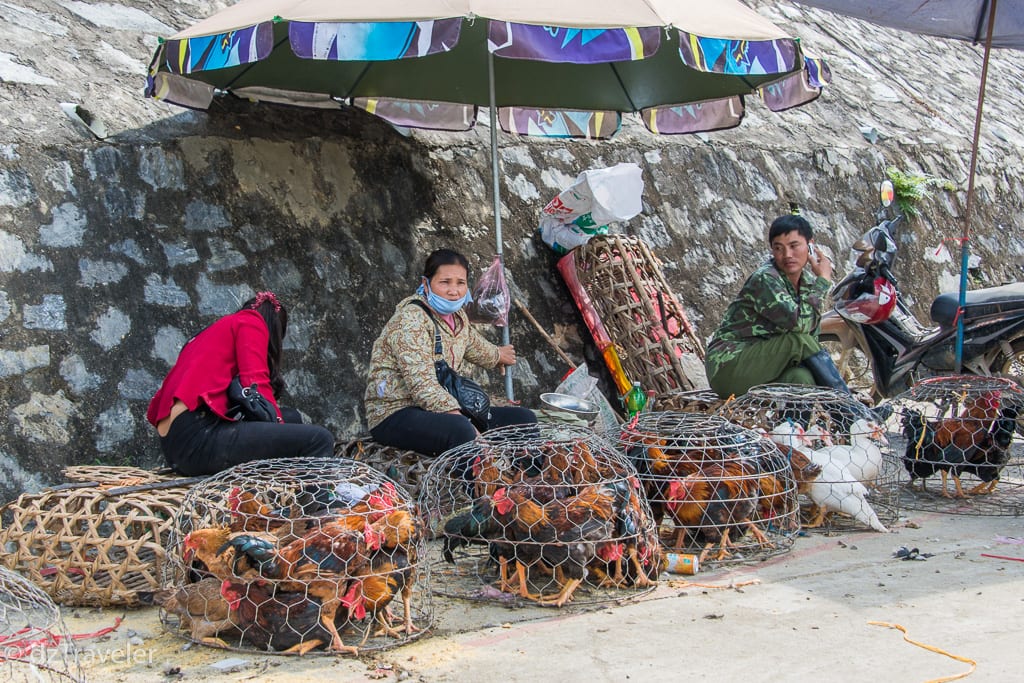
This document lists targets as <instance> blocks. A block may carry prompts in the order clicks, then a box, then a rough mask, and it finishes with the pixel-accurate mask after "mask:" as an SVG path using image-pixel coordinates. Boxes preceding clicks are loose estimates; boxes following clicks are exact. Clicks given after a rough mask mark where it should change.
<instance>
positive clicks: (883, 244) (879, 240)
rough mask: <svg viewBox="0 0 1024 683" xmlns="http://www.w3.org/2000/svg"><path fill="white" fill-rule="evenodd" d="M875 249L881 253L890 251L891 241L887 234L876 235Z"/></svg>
mask: <svg viewBox="0 0 1024 683" xmlns="http://www.w3.org/2000/svg"><path fill="white" fill-rule="evenodd" d="M875 249H876V250H877V251H881V252H886V251H888V250H889V239H888V238H887V237H886V236H885V233H883V232H879V233H878V234H877V235H875Z"/></svg>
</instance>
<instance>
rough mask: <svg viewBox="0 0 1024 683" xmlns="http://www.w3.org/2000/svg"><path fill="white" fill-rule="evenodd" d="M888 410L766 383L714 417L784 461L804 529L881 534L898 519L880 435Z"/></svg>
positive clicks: (812, 389)
mask: <svg viewBox="0 0 1024 683" xmlns="http://www.w3.org/2000/svg"><path fill="white" fill-rule="evenodd" d="M889 412H890V409H889V408H887V407H886V408H880V409H876V410H875V411H872V410H870V409H869V408H868V407H867V406H865V405H864V404H863V403H861V402H860V401H858V400H856V399H855V398H853V397H852V396H851V395H850V394H847V393H845V392H841V391H836V390H834V389H829V388H824V387H817V386H807V385H802V384H765V385H761V386H756V387H753V388H752V389H750V391H748V392H747V393H746V394H744V395H743V396H741V397H740V398H738V399H736V400H735V401H730V402H729V403H727V404H725V405H723V406H722V407H721V409H720V410H719V414H720V415H722V416H723V417H726V418H728V419H729V420H731V421H732V422H735V423H737V424H741V425H744V426H746V427H748V428H750V429H754V430H757V431H759V432H761V433H765V434H766V435H767V436H768V437H769V438H770V439H771V440H772V441H774V442H775V443H776V445H778V447H779V449H780V450H781V451H782V453H783V454H784V455H785V456H786V458H787V459H788V460H789V461H790V463H791V467H792V470H793V475H794V477H795V478H796V482H797V490H798V492H799V494H800V496H799V499H800V503H801V506H800V507H801V516H802V518H803V522H802V527H803V528H804V529H823V530H826V531H832V530H854V529H864V528H869V529H872V530H874V531H880V532H886V531H888V529H887V528H886V526H885V524H887V523H892V522H894V521H895V520H896V519H897V518H898V516H899V496H898V494H897V492H896V491H895V490H894V489H893V487H892V486H890V485H889V482H890V480H891V479H892V477H893V473H894V472H895V471H896V470H897V468H898V464H897V463H896V460H895V458H894V456H893V455H892V452H891V444H890V440H889V437H888V434H887V433H886V424H887V420H886V419H884V417H883V416H885V417H887V416H888V414H889Z"/></svg>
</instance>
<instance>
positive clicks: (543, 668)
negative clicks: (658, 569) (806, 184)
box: [64, 513, 1024, 683]
mask: <svg viewBox="0 0 1024 683" xmlns="http://www.w3.org/2000/svg"><path fill="white" fill-rule="evenodd" d="M1017 541H1021V542H1024V520H1022V519H1021V518H1018V517H967V516H953V515H943V514H937V513H920V514H910V515H908V516H905V517H904V518H902V519H901V520H900V521H899V522H898V523H897V524H895V525H893V532H892V533H890V534H879V533H874V532H859V531H858V532H844V533H834V532H833V533H828V534H825V533H810V534H808V535H806V536H802V537H801V538H799V539H798V540H797V542H796V543H795V544H794V546H793V548H792V550H791V551H790V552H789V553H786V554H784V555H780V556H777V557H774V558H772V559H770V560H767V561H765V562H761V563H758V564H756V565H743V566H734V567H732V568H729V569H721V570H715V571H708V572H701V573H700V574H698V575H696V576H692V577H683V576H672V577H667V576H663V578H665V579H667V580H664V581H662V582H661V584H660V585H659V587H658V588H657V589H656V590H654V591H652V592H649V593H647V594H645V595H643V596H642V597H641V598H639V599H637V600H634V601H630V602H626V603H624V604H618V605H589V606H584V607H568V608H563V609H561V610H555V609H549V608H538V607H526V608H514V609H513V608H509V607H506V606H503V605H499V604H493V603H479V602H471V601H465V600H455V599H449V598H438V597H435V598H434V599H433V600H432V606H433V611H434V617H435V619H434V622H435V623H434V626H433V628H432V629H431V630H430V632H429V633H427V634H425V635H424V636H423V637H422V638H419V639H417V640H415V641H413V642H411V643H407V644H405V645H403V646H401V647H397V648H392V649H389V650H383V651H379V652H376V653H372V654H369V655H367V656H364V657H360V658H353V657H344V656H333V655H312V656H306V657H302V658H299V657H294V656H289V657H285V656H268V655H255V654H251V653H240V652H235V651H224V650H217V649H213V648H209V647H203V646H197V645H192V644H189V643H188V642H187V641H185V640H183V639H181V638H179V637H178V636H176V635H174V634H171V633H168V632H167V631H166V630H165V629H164V627H163V625H162V624H161V622H160V619H159V617H158V611H157V610H156V609H152V608H148V609H141V610H132V611H128V612H127V613H125V614H124V621H123V622H122V623H121V625H120V627H119V628H118V629H117V630H116V631H115V632H113V633H112V634H110V635H108V636H105V637H102V638H94V639H88V640H83V641H80V642H79V645H80V647H81V649H82V652H81V661H82V663H83V669H84V673H85V675H86V677H87V679H88V680H90V681H130V682H132V683H144V682H150V681H175V680H183V681H273V682H274V683H288V682H291V681H296V682H297V681H310V680H315V679H318V678H319V679H324V680H328V679H329V680H331V681H368V680H384V681H389V680H390V681H402V680H409V681H429V682H433V681H479V680H485V679H494V677H495V676H498V677H499V678H500V679H501V680H503V681H538V680H554V679H561V680H571V681H577V680H585V681H590V682H597V681H627V680H628V681H631V682H632V681H654V680H658V681H664V680H685V679H686V678H695V679H697V680H702V681H738V680H743V681H778V680H818V681H864V680H878V681H927V680H932V679H937V678H940V677H944V676H952V675H956V674H960V673H964V672H968V671H970V670H971V669H972V665H971V664H970V663H969V662H966V661H959V660H957V659H954V658H952V657H950V656H947V655H944V654H941V653H939V652H933V651H930V650H927V649H924V648H921V647H917V646H915V645H913V644H911V643H909V642H906V641H905V640H904V638H903V634H902V633H900V632H899V631H897V630H894V629H892V628H889V627H885V626H879V625H874V624H873V623H872V622H883V623H887V624H899V625H901V626H903V627H904V628H906V630H907V634H908V637H909V638H912V639H914V640H917V641H920V642H922V643H923V644H926V645H929V646H933V647H935V648H939V649H941V650H944V651H946V652H947V653H949V655H954V656H956V657H960V658H963V659H965V660H972V661H974V662H976V669H975V670H974V672H973V673H972V674H971V675H970V676H968V677H967V680H970V681H974V682H976V683H980V682H981V681H993V682H994V681H1000V682H1002V681H1012V680H1020V677H1021V675H1022V674H1021V671H1024V647H1022V646H1021V644H1020V627H1021V624H1024V562H1021V561H1014V560H1010V559H997V558H994V557H984V555H998V556H1003V557H1016V558H1024V544H1021V543H1019V542H1017ZM900 546H906V547H908V548H912V547H916V548H919V550H920V552H921V553H932V554H933V556H932V557H930V558H928V559H927V560H917V561H906V560H901V559H898V558H896V557H894V556H893V552H894V551H895V550H896V549H897V548H898V547H900ZM64 611H65V619H66V622H67V625H68V627H69V630H70V631H71V632H72V633H87V632H91V631H94V630H96V629H99V628H101V627H103V626H109V625H111V624H112V623H113V622H114V620H115V618H116V617H118V616H120V615H121V614H122V613H121V612H119V611H114V610H93V609H87V608H65V610H64ZM225 660H235V661H234V662H233V663H232V662H230V661H228V662H227V663H226V664H225ZM218 665H219V666H220V667H221V668H218Z"/></svg>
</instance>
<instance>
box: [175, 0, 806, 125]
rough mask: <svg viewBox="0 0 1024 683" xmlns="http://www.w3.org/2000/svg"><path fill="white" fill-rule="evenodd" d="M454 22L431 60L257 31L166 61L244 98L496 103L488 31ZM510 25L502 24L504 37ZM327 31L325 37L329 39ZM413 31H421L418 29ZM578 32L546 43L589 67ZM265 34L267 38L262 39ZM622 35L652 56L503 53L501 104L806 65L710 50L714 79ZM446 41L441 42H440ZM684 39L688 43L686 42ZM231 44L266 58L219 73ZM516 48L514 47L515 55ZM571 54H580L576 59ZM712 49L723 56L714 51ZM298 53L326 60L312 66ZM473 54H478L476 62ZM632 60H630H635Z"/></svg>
mask: <svg viewBox="0 0 1024 683" xmlns="http://www.w3.org/2000/svg"><path fill="white" fill-rule="evenodd" d="M454 21H455V22H456V30H454V31H448V34H449V35H452V36H454V38H455V39H456V41H457V42H456V43H455V44H454V46H452V47H451V48H450V49H447V50H441V49H439V50H437V51H432V52H429V53H427V54H424V55H423V56H417V55H415V54H413V55H410V56H408V57H405V58H394V59H384V58H380V59H374V60H372V61H361V60H351V59H343V58H341V57H340V56H336V55H337V51H336V50H335V51H332V52H330V53H329V56H328V53H327V51H325V52H324V53H317V52H316V51H315V48H316V47H322V45H321V46H317V45H316V41H317V40H320V41H323V40H324V38H323V35H319V36H317V35H315V33H316V29H317V28H319V26H318V25H315V24H295V23H292V24H285V23H276V24H275V23H265V24H261V25H259V26H257V27H255V28H254V29H252V30H251V34H252V35H245V34H244V33H243V31H237V32H235V34H234V36H231V37H226V36H225V37H221V36H217V37H215V38H213V39H209V41H205V40H200V39H191V40H184V41H175V40H172V41H169V42H168V43H167V45H166V51H167V62H166V63H167V64H168V65H169V70H170V69H174V70H177V71H179V72H185V73H188V76H189V77H190V78H191V79H193V80H197V81H201V82H203V83H208V84H209V85H211V86H213V87H214V88H217V89H220V90H224V91H232V92H236V93H239V94H243V95H244V94H245V92H246V89H248V88H259V89H261V90H263V91H265V92H271V91H281V92H287V91H300V92H303V93H307V97H308V96H310V95H319V96H322V97H323V99H333V100H335V101H342V100H347V99H348V98H352V97H391V98H402V99H408V100H428V101H435V102H453V103H460V104H473V105H479V106H484V105H487V104H488V102H489V99H488V98H489V94H488V92H489V90H488V88H489V86H488V83H489V81H488V72H487V59H486V54H487V53H486V50H487V40H488V35H487V33H488V31H487V29H488V26H489V23H488V22H485V21H476V22H472V23H470V22H463V21H462V20H458V19H456V20H454ZM432 23H434V24H436V23H437V22H432ZM458 24H462V25H461V26H458ZM363 26H366V25H365V24H364V25H363ZM376 26H381V25H380V24H377V25H376ZM408 26H409V25H400V26H399V28H401V29H405V28H407V27H408ZM412 26H413V27H415V26H416V25H415V24H413V25H412ZM505 26H507V25H505V24H499V25H497V28H498V32H500V31H501V29H503V28H504V27H505ZM334 27H339V28H344V27H343V26H341V25H338V24H334V25H333V26H332V28H334ZM460 29H461V30H460ZM641 31H643V33H641ZM326 32H327V31H319V33H320V34H323V33H326ZM340 32H342V31H340V30H339V33H340ZM381 32H382V33H383V32H387V31H381ZM411 32H412V33H417V32H418V31H416V30H415V29H413V31H411ZM492 32H493V31H492ZM569 32H570V30H569V29H557V30H550V31H547V32H545V35H547V36H549V37H550V40H549V41H548V42H549V43H550V44H553V45H554V46H555V47H557V48H558V49H559V50H560V52H561V53H562V57H563V58H564V59H566V60H568V59H572V58H577V59H586V58H587V53H588V52H592V51H591V50H588V49H587V48H588V47H590V45H588V44H587V43H585V42H584V40H585V38H586V36H585V35H584V34H583V32H582V31H577V32H576V35H575V39H574V38H573V37H572V36H568V37H566V38H564V43H563V36H562V35H560V34H567V33H569ZM260 33H266V34H267V35H266V36H265V37H264V36H259V35H258V34H260ZM366 33H371V31H366ZM387 33H389V34H391V35H389V36H388V37H389V38H391V37H394V38H397V39H399V40H400V41H401V44H402V45H403V46H404V45H410V44H412V45H416V43H414V42H413V40H414V39H415V36H411V37H409V38H406V37H405V36H398V35H395V32H393V31H390V32H387ZM403 33H405V31H403ZM609 33H610V32H609V31H604V32H603V34H604V35H605V36H609ZM619 35H620V36H621V37H622V38H623V40H622V41H619V42H620V45H619V46H611V47H609V49H608V53H611V54H612V56H619V55H618V54H616V52H617V51H616V50H615V48H616V47H621V48H622V49H624V50H627V51H629V50H634V51H635V50H636V45H635V44H634V43H631V42H629V39H630V38H635V39H637V41H638V42H639V41H643V42H642V43H641V45H640V49H642V50H644V52H641V53H640V54H641V56H643V57H644V58H642V59H636V60H632V61H607V62H598V63H589V64H588V63H574V62H571V61H562V62H551V61H539V60H536V59H528V58H519V59H517V58H502V57H501V56H500V55H501V54H502V52H501V51H497V52H496V54H495V60H494V84H495V99H496V104H497V105H498V106H523V107H545V108H552V109H601V110H612V111H623V112H635V111H640V110H641V109H645V108H647V107H652V106H657V105H664V104H677V103H684V102H699V101H704V100H713V99H719V98H723V97H730V96H733V95H741V94H747V93H751V92H753V91H754V90H756V89H757V88H759V87H761V86H764V85H766V84H768V83H771V82H773V81H777V80H779V78H780V76H785V75H786V74H789V73H791V72H793V71H795V70H797V69H798V67H799V66H802V62H801V63H799V64H798V60H797V46H796V44H795V43H794V42H793V41H784V42H781V43H775V42H769V43H753V44H751V43H750V42H746V43H745V44H744V43H741V44H730V43H724V44H721V45H714V46H711V48H710V49H709V50H708V51H707V52H700V53H699V54H698V59H701V60H702V61H704V62H705V63H707V61H709V60H710V61H711V63H710V64H708V66H707V67H706V68H709V69H719V70H720V72H719V73H714V72H711V71H700V70H697V69H693V68H690V67H688V66H687V65H686V64H683V63H681V61H680V60H681V58H680V44H679V43H678V42H676V41H669V40H661V37H662V35H663V32H662V30H661V29H660V28H653V29H646V30H644V29H640V30H637V31H636V32H635V33H634V34H633V35H631V36H630V35H625V34H622V33H620V34H619ZM443 38H444V36H440V37H438V38H435V40H439V39H443ZM682 38H683V39H684V40H686V39H687V37H686V36H682ZM226 40H234V41H236V42H239V43H240V42H241V41H243V40H244V41H245V42H246V43H252V42H256V43H263V44H264V46H265V48H266V51H265V52H264V53H261V52H258V51H257V50H255V49H254V50H251V51H250V52H249V53H248V54H251V55H252V56H253V57H260V58H259V59H257V60H256V61H253V62H250V63H243V64H239V65H237V66H225V67H219V68H218V65H219V64H221V63H225V61H229V60H224V59H221V57H220V55H219V54H218V53H217V52H216V51H215V50H213V49H212V47H211V46H210V45H209V44H207V43H210V44H212V43H215V42H218V41H220V42H224V41H226ZM337 42H338V41H336V44H337ZM606 42H608V43H611V42H614V41H613V40H608V41H606ZM282 43H288V44H290V45H291V49H282V48H280V47H276V48H274V49H270V48H271V47H272V46H278V45H281V44H282ZM687 44H690V43H689V42H688V43H687ZM516 45H517V43H514V42H513V43H512V44H511V45H510V46H509V47H510V48H512V47H514V46H516ZM563 45H564V46H563ZM591 45H592V43H591ZM530 47H533V46H530ZM567 47H569V48H571V47H579V48H580V49H578V50H575V51H574V50H571V49H566V48H567ZM758 48H760V50H759V49H758ZM541 49H543V48H541ZM711 49H714V50H715V53H711V52H710V50H711ZM360 51H362V50H360ZM525 51H526V50H523V52H525ZM237 52H238V50H236V53H237ZM296 52H299V53H300V54H303V53H304V54H306V55H317V56H316V57H314V56H308V57H305V58H304V57H300V56H299V55H298V54H296ZM352 52H356V50H353V51H352ZM509 52H511V53H513V54H514V50H512V49H508V50H505V53H509ZM537 52H538V50H536V49H534V50H533V51H532V53H533V54H536V53H537ZM474 53H476V54H477V55H478V56H474ZM321 54H322V55H323V56H321ZM380 54H381V55H384V54H395V51H390V50H384V49H381V50H380ZM342 56H346V55H342ZM625 56H626V57H627V58H628V56H629V54H628V52H627V54H626V55H625ZM318 57H319V58H318ZM189 62H191V63H189ZM175 67H177V68H175ZM183 75H184V73H183ZM723 76H725V77H723Z"/></svg>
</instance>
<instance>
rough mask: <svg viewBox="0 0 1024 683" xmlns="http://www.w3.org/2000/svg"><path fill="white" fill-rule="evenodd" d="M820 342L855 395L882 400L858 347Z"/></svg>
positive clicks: (831, 340)
mask: <svg viewBox="0 0 1024 683" xmlns="http://www.w3.org/2000/svg"><path fill="white" fill-rule="evenodd" d="M820 341H821V346H822V347H823V348H824V349H825V350H827V351H828V352H829V354H830V355H831V356H832V360H833V361H834V362H835V364H836V367H837V368H839V374H840V375H842V376H843V379H844V380H846V384H847V385H848V386H849V387H850V390H851V391H853V393H855V394H857V393H863V394H865V395H868V396H871V397H872V398H873V399H874V400H876V401H877V400H879V399H881V398H882V397H881V396H880V395H879V394H878V392H877V391H875V377H874V375H873V374H872V373H871V362H870V361H869V360H868V357H867V356H866V355H865V354H864V352H863V351H861V350H860V349H859V348H857V347H856V346H854V347H844V346H843V344H842V342H840V341H839V340H838V339H836V338H834V337H826V336H824V335H822V337H821V339H820ZM1022 348H1024V347H1022ZM1021 358H1022V362H1024V351H1022V355H1021ZM1022 375H1024V373H1022Z"/></svg>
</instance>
